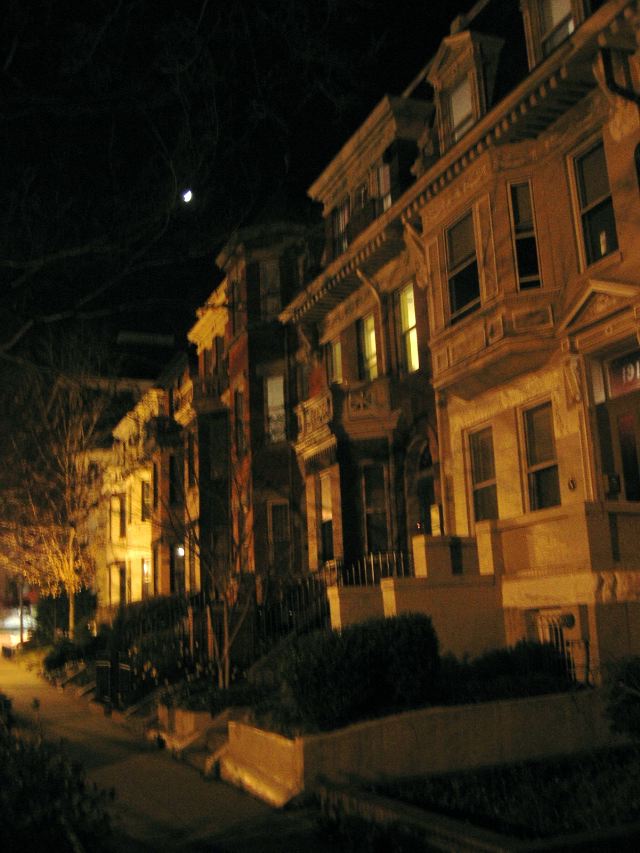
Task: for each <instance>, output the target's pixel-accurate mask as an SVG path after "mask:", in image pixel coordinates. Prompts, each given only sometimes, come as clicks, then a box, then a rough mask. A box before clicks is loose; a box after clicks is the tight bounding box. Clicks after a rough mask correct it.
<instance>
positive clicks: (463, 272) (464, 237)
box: [446, 211, 480, 323]
mask: <svg viewBox="0 0 640 853" xmlns="http://www.w3.org/2000/svg"><path fill="white" fill-rule="evenodd" d="M446 236H447V265H448V269H449V302H450V307H451V322H452V323H455V322H456V321H457V320H461V319H462V317H464V316H466V315H467V314H468V313H470V312H471V311H474V310H475V309H476V308H478V307H479V306H480V278H479V276H478V262H477V260H476V242H475V237H474V234H473V216H472V215H471V211H469V213H468V214H467V215H466V216H465V217H464V219H461V220H460V221H459V222H457V223H456V224H455V225H454V226H452V227H451V228H449V229H448V230H447V234H446Z"/></svg>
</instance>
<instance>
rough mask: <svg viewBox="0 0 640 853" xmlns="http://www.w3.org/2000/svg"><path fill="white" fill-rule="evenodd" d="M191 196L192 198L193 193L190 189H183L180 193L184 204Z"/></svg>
mask: <svg viewBox="0 0 640 853" xmlns="http://www.w3.org/2000/svg"><path fill="white" fill-rule="evenodd" d="M192 198H193V193H192V192H191V190H185V191H184V192H183V193H182V201H183V202H184V203H185V204H189V202H190V201H191V199H192Z"/></svg>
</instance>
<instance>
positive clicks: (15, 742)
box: [0, 731, 110, 853]
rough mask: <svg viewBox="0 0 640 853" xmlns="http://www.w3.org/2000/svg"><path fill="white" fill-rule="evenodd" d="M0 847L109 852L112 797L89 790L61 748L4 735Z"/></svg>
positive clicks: (38, 852)
mask: <svg viewBox="0 0 640 853" xmlns="http://www.w3.org/2000/svg"><path fill="white" fill-rule="evenodd" d="M0 792H1V793H0V841H1V842H2V849H3V850H29V851H30V853H44V851H49V850H60V851H63V853H64V851H68V853H71V851H73V850H77V849H78V843H77V842H75V839H77V841H78V842H79V843H80V844H81V845H83V849H85V848H86V849H87V850H92V851H99V850H103V849H105V845H106V843H107V837H108V835H109V833H110V821H109V816H108V813H107V810H106V803H107V800H108V797H109V794H108V793H106V792H104V791H99V790H98V789H97V788H95V786H90V785H88V784H87V782H86V780H85V776H84V772H83V771H82V769H81V768H80V766H79V765H77V764H73V763H71V762H70V761H69V760H68V759H67V758H66V757H65V756H64V755H63V753H62V752H61V751H60V748H59V747H58V746H55V745H53V744H48V743H30V742H28V741H24V740H20V739H17V738H16V737H14V736H12V735H11V734H7V733H3V732H1V731H0Z"/></svg>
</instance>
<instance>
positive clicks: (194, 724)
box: [158, 704, 211, 739]
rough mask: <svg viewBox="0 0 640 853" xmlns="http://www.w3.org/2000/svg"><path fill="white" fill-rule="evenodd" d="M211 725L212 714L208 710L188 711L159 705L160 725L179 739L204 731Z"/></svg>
mask: <svg viewBox="0 0 640 853" xmlns="http://www.w3.org/2000/svg"><path fill="white" fill-rule="evenodd" d="M210 725H211V714H210V713H209V712H208V711H187V710H185V709H184V708H168V707H167V706H166V705H162V704H160V705H158V727H159V728H160V729H161V730H163V731H165V732H168V733H169V734H171V735H174V736H175V737H176V738H178V739H181V738H189V737H191V736H192V735H194V734H196V733H198V732H204V731H205V730H206V729H207V728H208V727H209V726H210Z"/></svg>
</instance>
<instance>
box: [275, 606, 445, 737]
mask: <svg viewBox="0 0 640 853" xmlns="http://www.w3.org/2000/svg"><path fill="white" fill-rule="evenodd" d="M438 662H439V656H438V640H437V637H436V634H435V631H434V630H433V626H432V624H431V620H430V619H429V618H428V617H427V616H423V615H420V614H409V615H406V616H400V617H396V618H393V619H374V620H370V621H368V622H363V623H362V624H359V625H352V626H350V627H348V628H345V629H344V630H343V631H342V632H341V633H338V632H336V631H316V632H314V633H312V634H308V635H306V636H303V637H299V638H297V639H296V640H294V641H293V642H292V643H291V644H289V645H288V646H287V647H286V648H284V649H283V650H282V652H281V654H280V656H279V657H278V658H277V659H276V661H275V662H272V666H273V667H275V668H276V669H277V675H278V678H277V682H276V683H278V691H277V693H276V694H275V696H274V701H273V704H272V705H271V707H270V711H271V714H272V720H273V722H274V723H276V725H278V726H279V727H281V728H285V729H300V728H301V729H303V730H311V731H313V730H318V729H319V730H326V729H331V728H337V727H340V726H344V725H347V724H349V723H352V722H355V721H357V720H362V719H367V718H370V717H377V716H380V715H382V714H386V713H392V712H394V711H401V710H407V709H409V708H414V707H417V706H419V705H424V704H429V702H430V700H431V698H432V696H433V695H435V692H434V691H435V676H436V673H437V669H438Z"/></svg>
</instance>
